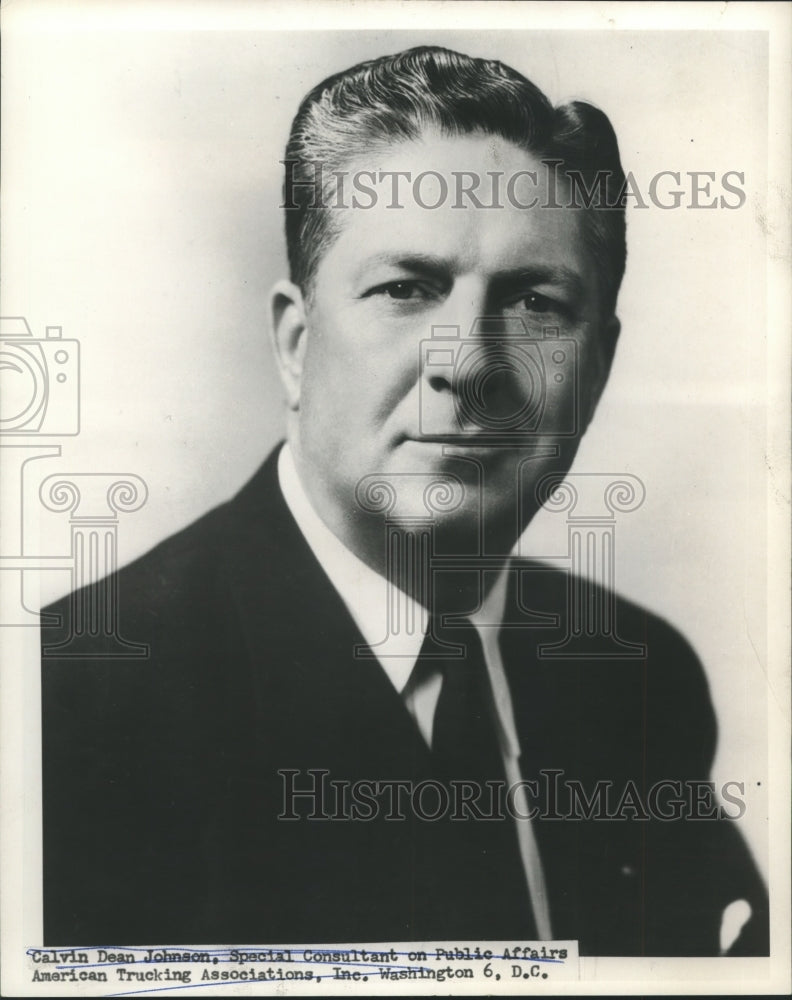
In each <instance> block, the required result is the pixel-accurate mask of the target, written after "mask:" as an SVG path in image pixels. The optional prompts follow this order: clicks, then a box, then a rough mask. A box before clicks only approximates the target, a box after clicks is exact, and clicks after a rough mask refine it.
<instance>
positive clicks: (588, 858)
mask: <svg viewBox="0 0 792 1000" xmlns="http://www.w3.org/2000/svg"><path fill="white" fill-rule="evenodd" d="M525 573H526V574H527V576H526V577H525V579H524V581H523V582H524V583H525V585H526V586H525V593H526V594H528V595H529V597H530V599H531V600H530V603H531V604H532V605H533V606H534V607H535V608H536V609H537V610H546V611H553V612H556V613H557V612H561V613H562V614H563V612H564V607H565V603H566V602H565V593H566V585H567V581H566V579H565V577H564V575H563V574H561V573H559V572H556V571H548V570H547V569H544V570H542V569H539V568H537V567H535V566H530V565H526V568H525ZM114 582H115V583H117V587H118V591H117V593H118V595H119V599H120V605H119V606H120V627H121V631H122V632H123V634H124V635H125V637H126V638H127V639H129V640H133V641H137V642H143V643H147V644H148V645H149V646H150V651H151V652H150V656H149V658H148V659H143V660H134V659H132V660H123V659H102V658H98V659H89V658H85V659H57V658H56V659H52V658H45V659H44V661H43V663H44V666H43V797H44V811H43V822H44V927H45V943H46V944H48V945H71V944H82V945H89V944H99V945H102V944H109V943H113V944H121V943H126V944H143V943H160V944H162V943H167V944H179V943H183V944H186V943H193V944H208V943H215V944H219V943H240V942H246V943H250V942H256V943H288V942H294V943H302V942H306V943H318V942H350V943H351V942H358V941H360V942H363V941H372V942H373V941H398V940H453V939H479V938H486V939H491V940H492V939H510V938H513V939H516V940H525V939H526V938H527V937H529V936H531V935H532V933H535V930H534V929H532V927H531V926H530V924H529V923H523V924H521V925H519V926H517V925H515V924H509V923H508V922H507V921H505V920H500V919H499V917H498V913H499V910H498V905H497V903H498V901H497V899H496V900H494V901H493V900H484V899H480V898H471V894H470V892H469V890H468V888H467V881H466V872H465V870H464V865H461V864H459V865H457V864H455V860H454V859H455V856H454V854H453V852H447V851H445V850H444V846H443V845H444V839H443V838H444V837H445V836H446V835H447V834H448V833H449V831H450V828H449V826H448V824H444V823H442V822H441V823H439V824H428V823H426V822H425V821H421V820H416V819H415V817H413V818H412V819H410V818H408V819H406V820H396V821H385V820H384V819H383V818H382V816H379V817H377V818H375V819H373V820H371V821H368V822H365V821H362V820H361V821H333V820H326V819H314V820H308V819H305V818H303V819H300V820H297V821H294V820H292V821H288V820H283V819H278V815H279V813H281V812H282V811H283V804H284V779H283V777H282V776H281V775H279V774H278V770H279V769H290V770H297V771H299V772H300V775H299V776H298V778H297V779H296V781H297V783H298V784H299V785H300V787H305V786H306V785H308V784H309V779H308V775H307V772H308V770H309V769H325V770H327V771H329V772H330V774H329V777H331V778H333V779H349V780H351V781H354V780H359V779H369V780H376V779H394V778H398V779H406V780H413V781H420V780H421V779H422V778H424V777H426V776H427V775H431V774H432V773H433V771H432V760H431V753H430V751H429V750H428V749H427V747H426V745H425V744H424V742H423V740H422V738H421V736H420V734H419V733H418V730H417V728H416V726H415V724H414V722H413V720H412V718H411V717H410V716H409V714H408V712H407V711H406V709H405V707H404V705H403V703H402V700H401V698H400V697H399V695H398V694H397V692H396V691H395V690H394V688H393V686H392V685H391V683H390V681H389V680H388V678H387V677H386V675H385V673H384V672H383V671H382V669H381V668H380V667H379V666H378V664H377V663H376V662H375V661H372V660H361V659H358V658H355V657H354V656H353V652H352V651H353V648H354V646H355V645H356V644H359V643H361V642H362V638H361V636H360V634H359V633H358V632H357V629H356V627H355V625H354V623H353V621H352V619H351V617H350V615H349V614H348V612H347V610H346V608H345V606H344V605H343V603H342V601H341V599H340V597H339V596H338V594H337V593H336V591H335V590H334V588H333V587H332V585H331V584H330V582H329V580H328V579H327V577H326V575H325V574H324V572H323V571H322V569H321V568H320V566H319V565H318V563H317V562H316V560H315V558H314V556H313V554H312V552H311V550H310V549H309V547H308V546H307V544H306V543H305V541H304V539H303V537H302V535H301V533H300V531H299V529H298V528H297V526H296V524H295V523H294V521H293V519H292V517H291V515H290V513H289V511H288V509H287V507H286V505H285V503H284V501H283V499H282V496H281V493H280V489H279V487H278V484H277V473H276V461H275V455H274V454H273V455H271V456H270V458H269V459H268V460H267V462H265V464H264V465H263V466H262V468H261V469H260V470H259V472H258V473H257V474H256V475H255V477H254V478H253V479H252V480H251V481H250V482H249V483H248V484H247V485H246V486H245V487H244V488H243V489H242V490H241V492H240V493H239V494H238V496H236V497H235V498H234V499H233V500H232V501H230V502H229V503H226V504H224V505H222V506H220V507H219V508H217V509H215V510H213V511H211V512H210V513H208V514H207V515H205V516H204V517H203V518H201V519H200V520H199V521H198V522H197V523H195V524H193V525H192V526H190V527H188V528H187V529H185V530H184V531H182V532H180V533H179V534H177V535H175V536H173V537H171V538H169V539H167V540H166V541H164V542H163V543H162V544H160V545H158V546H157V547H156V548H155V549H154V550H153V551H151V552H150V553H148V554H147V555H145V556H143V557H142V558H141V559H138V560H137V561H136V562H134V563H132V564H131V565H129V566H127V567H126V568H124V569H123V570H121V571H120V572H119V573H118V578H117V580H116V581H114ZM90 596H91V595H90V594H88V595H86V594H82V595H80V597H81V599H83V600H85V599H88V598H90ZM73 607H74V605H73V604H71V603H70V602H69V600H68V599H64V600H63V601H61V602H59V603H58V604H56V605H55V606H53V607H52V608H50V609H48V610H49V611H51V612H52V611H54V612H57V613H58V614H59V615H61V617H62V620H63V623H64V628H68V624H69V617H70V614H71V613H72V610H71V609H73ZM617 615H618V622H619V629H620V631H621V634H622V635H623V636H624V637H625V638H627V639H631V640H633V641H637V642H641V643H643V644H645V645H646V648H647V655H646V657H645V658H642V659H639V660H628V661H617V660H612V661H607V660H593V661H590V662H588V661H579V660H578V661H573V660H569V661H564V660H554V661H547V660H541V659H540V658H538V657H537V655H536V649H537V645H538V644H539V643H542V642H552V641H557V640H558V638H559V635H560V634H562V633H559V631H558V630H556V629H549V630H548V629H543V628H540V629H533V628H532V629H516V630H504V632H503V633H502V639H501V645H502V650H503V654H504V660H505V663H506V665H507V671H508V675H509V682H510V685H511V688H512V694H513V699H514V704H515V713H516V721H517V725H518V729H519V732H520V736H521V742H522V769H523V773H524V776H525V777H526V778H530V777H535V776H537V775H538V774H539V772H540V770H541V769H543V768H544V769H553V770H560V771H563V772H564V779H565V780H566V779H576V780H579V781H580V782H581V783H582V785H583V787H584V789H585V790H586V792H587V793H588V794H590V793H591V792H592V791H593V789H594V788H595V785H596V783H597V782H598V781H602V780H606V781H612V782H613V783H614V785H613V787H614V789H615V790H616V791H615V793H614V794H616V795H617V797H618V794H619V793H620V792H621V791H623V789H624V788H625V787H626V786H627V784H628V783H629V782H634V783H635V787H637V788H639V789H640V790H641V794H643V795H645V794H646V793H647V791H648V789H649V787H651V785H652V783H653V782H655V781H657V780H658V779H668V780H674V779H679V780H685V779H706V778H707V776H708V772H709V768H710V765H711V761H712V756H713V752H714V748H715V736H716V726H715V720H714V716H713V711H712V707H711V704H710V699H709V695H708V690H707V684H706V681H705V678H704V675H703V673H702V670H701V667H700V665H699V663H698V662H697V660H696V658H695V655H694V654H693V653H692V651H691V650H690V648H689V647H688V646H687V644H686V643H685V641H684V640H683V639H682V638H681V637H680V636H679V635H678V634H677V633H676V632H674V631H673V630H672V629H671V628H670V627H669V626H668V625H667V624H665V623H664V622H662V621H660V620H659V619H657V618H656V617H654V616H653V615H651V614H649V613H647V612H646V611H644V610H642V609H640V608H638V607H635V606H633V605H631V604H629V603H627V602H619V604H618V609H617ZM562 627H563V622H562ZM43 633H44V642H45V644H52V643H55V642H57V641H58V636H59V634H60V633H58V631H57V630H56V629H44V630H43ZM688 798H689V796H688ZM644 801H645V800H644ZM309 805H310V803H307V804H306V802H305V801H304V800H301V807H300V808H301V809H302V810H303V812H306V811H308V806H309ZM557 811H558V812H559V813H560V814H562V815H563V814H564V813H565V812H566V808H565V806H564V805H563V803H561V804H559V806H558V808H557ZM320 812H321V810H320ZM627 815H630V813H629V811H628V812H627ZM427 831H429V832H427ZM536 832H537V838H538V840H539V844H540V849H541V853H542V859H543V862H544V866H545V870H546V876H547V882H548V887H549V894H550V906H551V914H552V918H553V924H554V933H555V937H556V938H557V939H570V938H571V939H579V941H580V947H581V953H583V954H599V955H641V954H647V955H710V954H718V947H719V945H718V932H719V927H720V920H721V914H722V911H723V909H724V907H725V906H726V905H727V904H729V903H730V902H732V901H733V900H735V899H741V898H742V899H746V900H748V901H749V903H750V904H751V906H752V909H753V913H754V916H753V918H752V920H751V921H750V923H749V924H748V925H747V927H746V928H745V930H744V932H743V934H742V936H741V938H740V939H739V940H738V942H737V945H736V946H735V953H747V954H763V953H765V954H766V953H767V947H768V931H767V909H766V908H767V901H766V896H765V891H764V887H763V885H762V882H761V879H760V878H759V876H758V874H757V871H756V869H755V866H754V863H753V861H752V859H751V857H750V854H749V852H748V850H747V848H746V846H745V844H744V842H743V840H742V837H741V835H740V833H739V832H738V827H737V824H735V823H734V822H730V821H728V820H722V819H721V820H704V819H702V820H691V819H687V820H680V821H666V822H663V821H661V820H656V819H651V820H648V821H647V820H645V819H627V818H621V819H614V820H597V819H594V818H592V819H590V820H587V819H585V818H583V819H563V820H558V819H549V818H548V819H542V820H540V821H538V822H537V823H536ZM427 838H429V839H428V840H427ZM520 878H521V875H520V874H519V873H515V879H516V880H517V881H519V879H520ZM504 924H505V925H504Z"/></svg>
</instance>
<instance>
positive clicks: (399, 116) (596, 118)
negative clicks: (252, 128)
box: [284, 46, 627, 312]
mask: <svg viewBox="0 0 792 1000" xmlns="http://www.w3.org/2000/svg"><path fill="white" fill-rule="evenodd" d="M429 129H435V130H438V131H440V132H441V133H444V134H446V135H450V136H457V135H467V134H470V133H474V132H478V133H484V134H488V135H494V136H500V137H501V138H503V139H507V140H509V141H510V142H513V143H514V144H515V145H516V146H518V147H520V148H522V149H524V150H526V151H527V152H530V153H532V154H533V155H535V156H537V157H539V158H540V159H545V160H558V161H561V164H560V167H559V171H560V172H562V173H566V174H567V175H570V174H571V175H573V176H575V179H576V181H577V184H578V189H580V184H581V183H583V184H585V185H586V188H587V190H589V191H591V190H594V188H595V187H597V189H598V191H599V197H600V199H601V201H600V205H602V204H603V203H604V206H608V207H598V205H596V204H591V205H589V207H583V206H581V208H582V210H584V211H585V212H586V216H587V219H588V223H589V224H588V226H587V227H586V232H587V234H588V242H589V248H590V250H591V252H592V253H593V255H594V259H595V261H596V263H597V267H598V269H599V274H600V286H601V292H602V299H603V303H602V304H603V307H604V309H605V310H607V311H608V312H612V311H613V310H614V309H615V306H616V297H617V295H618V291H619V286H620V284H621V280H622V276H623V275H624V266H625V261H626V254H627V250H626V239H625V217H624V216H625V213H624V193H623V192H624V184H625V177H624V171H623V170H622V166H621V161H620V159H619V147H618V143H617V141H616V135H615V133H614V131H613V127H612V126H611V123H610V121H609V120H608V117H607V115H605V114H603V112H602V111H599V110H598V109H597V108H595V107H593V106H592V105H590V104H586V103H584V102H581V101H573V102H571V103H569V104H564V105H561V106H559V107H558V108H553V106H552V104H551V103H550V102H549V101H548V99H547V98H546V97H545V95H544V94H543V93H542V92H541V90H539V88H538V87H536V86H535V85H534V84H533V83H531V81H530V80H527V79H526V78H525V77H524V76H522V75H521V74H520V73H518V72H517V71H516V70H513V69H511V67H509V66H505V65H504V64H503V63H501V62H497V61H495V60H492V59H474V58H473V57H471V56H467V55H463V54H462V53H459V52H453V51H451V50H450V49H443V48H439V47H435V46H422V47H419V48H414V49H408V50H406V51H404V52H398V53H396V55H390V56H383V57H381V58H379V59H373V60H370V61H368V62H364V63H360V64H359V65H357V66H353V67H352V68H351V69H347V70H344V71H343V72H341V73H336V74H335V75H334V76H330V77H328V78H327V79H326V80H324V81H323V82H322V83H320V84H319V85H318V86H316V87H314V88H313V90H311V92H310V93H309V94H308V95H307V96H306V97H305V99H304V100H303V102H302V104H301V105H300V108H299V110H298V111H297V114H296V116H295V118H294V121H293V123H292V128H291V133H290V135H289V141H288V143H287V146H286V157H285V163H286V185H285V190H284V204H285V205H286V206H290V207H288V208H287V211H286V245H287V250H288V256H289V268H290V272H291V280H292V281H293V282H295V284H297V285H299V286H300V287H301V288H302V289H303V290H304V291H308V290H309V289H310V286H311V282H312V280H313V277H314V275H315V273H316V269H317V267H318V265H319V261H320V259H321V257H322V255H323V254H324V253H325V252H326V250H327V249H328V247H329V245H330V244H331V242H332V241H333V239H334V238H335V236H336V235H337V230H336V229H335V228H334V227H333V225H332V220H331V218H330V216H331V215H332V213H331V212H330V211H329V210H328V208H326V207H321V204H322V203H321V200H320V203H319V206H317V205H316V199H315V192H314V191H313V190H312V189H311V185H312V184H313V182H314V181H315V178H316V164H321V165H322V168H323V172H324V176H327V175H328V174H329V175H332V172H333V171H339V170H342V169H343V168H344V166H345V165H347V164H348V163H349V162H350V161H351V160H352V159H354V158H355V157H357V156H360V155H362V154H364V153H371V152H372V151H377V150H382V149H384V148H386V147H389V146H392V145H393V144H394V143H398V142H404V141H409V140H416V139H418V138H420V136H421V135H422V134H423V133H424V132H425V131H426V130H429Z"/></svg>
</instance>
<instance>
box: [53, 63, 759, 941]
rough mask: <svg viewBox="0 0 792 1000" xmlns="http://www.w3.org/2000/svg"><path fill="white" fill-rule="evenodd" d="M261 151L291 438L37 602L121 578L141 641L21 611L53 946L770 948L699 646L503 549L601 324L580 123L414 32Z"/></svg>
mask: <svg viewBox="0 0 792 1000" xmlns="http://www.w3.org/2000/svg"><path fill="white" fill-rule="evenodd" d="M284 165H285V176H286V183H285V189H284V194H285V201H284V205H285V211H286V235H287V248H288V254H289V264H290V271H291V274H290V279H291V280H290V281H283V282H280V283H278V285H276V287H275V289H274V290H273V294H272V316H273V320H272V330H273V342H274V346H275V354H276V358H277V361H278V365H279V369H280V372H281V375H282V381H283V386H284V390H285V395H286V401H287V406H288V432H287V444H286V445H285V446H284V447H283V448H281V449H278V450H277V451H276V452H275V453H273V454H272V455H271V456H270V457H269V458H268V459H267V461H266V462H265V463H264V465H263V466H262V468H261V470H260V471H259V472H258V473H257V474H256V476H255V477H254V479H253V480H252V481H251V482H250V483H248V484H247V486H246V487H245V488H244V489H243V490H242V491H241V492H240V493H239V495H238V496H237V497H236V498H234V499H233V500H232V501H230V502H229V503H228V504H225V505H223V506H222V507H220V508H218V509H217V510H214V511H212V512H210V513H209V514H207V515H206V516H205V517H204V518H202V519H201V520H200V521H199V522H197V523H196V524H194V525H192V526H191V527H189V528H187V529H186V530H185V531H183V532H181V533H180V534H178V535H176V536H175V537H173V538H171V539H168V540H166V541H165V542H163V543H162V544H161V545H159V546H158V547H157V548H156V549H155V550H153V551H152V552H151V553H149V554H148V555H146V556H144V557H143V558H142V559H140V560H138V561H137V562H136V563H134V564H132V565H131V566H129V567H127V568H126V569H124V570H122V571H121V572H120V574H118V579H117V580H115V579H114V580H113V581H112V583H111V589H110V590H109V591H108V590H107V584H100V585H99V586H98V588H95V589H94V590H92V591H89V592H87V593H81V594H78V595H73V596H72V598H71V599H70V601H68V602H63V603H61V604H60V605H58V606H56V608H55V609H51V610H55V611H57V613H58V614H59V615H60V617H61V620H62V622H63V627H64V629H65V634H66V635H67V636H68V635H69V630H71V632H73V631H74V627H75V625H74V623H75V620H76V618H78V617H79V616H80V614H82V613H84V609H85V608H86V607H92V606H94V604H95V602H96V601H98V600H100V599H101V595H102V593H108V592H110V593H112V594H115V593H117V594H118V595H119V600H120V620H121V623H122V628H123V630H124V632H125V634H126V635H128V636H129V638H130V639H133V640H134V641H136V642H139V643H145V644H146V645H147V646H148V647H149V649H150V655H149V658H148V659H147V660H145V661H142V662H141V661H134V660H130V661H125V660H103V659H102V658H101V655H97V656H95V657H91V656H90V655H85V656H83V657H81V658H77V659H74V658H71V659H69V658H61V659H59V658H58V656H59V648H58V647H59V638H58V635H57V634H52V635H47V634H46V632H45V637H44V644H45V661H44V664H45V665H44V671H43V705H44V720H43V741H44V766H43V794H44V880H45V889H44V894H45V898H44V906H45V938H46V943H47V944H53V945H55V944H78V943H82V944H87V943H105V942H113V943H119V942H126V943H137V942H161V943H168V944H176V943H194V944H201V943H222V942H225V943H233V942H240V941H246V942H250V941H256V942H264V943H287V942H295V943H297V942H309V943H310V942H328V943H329V942H338V943H354V942H361V941H402V940H477V939H489V940H499V939H500V940H504V939H505V940H511V939H515V940H530V939H536V938H544V939H550V938H556V939H576V940H579V942H580V948H581V952H582V953H584V954H599V955H640V954H648V955H664V954H667V955H717V954H720V953H724V952H727V951H728V952H729V953H732V954H762V953H766V952H767V926H766V921H767V916H766V906H767V903H766V897H765V892H764V888H763V886H762V883H761V880H760V878H759V876H758V874H757V872H756V869H755V866H754V864H753V861H752V860H751V858H750V855H749V853H748V851H747V849H746V847H745V845H744V843H743V841H742V839H741V837H740V836H739V834H738V833H737V830H736V828H735V827H734V825H733V824H732V823H730V822H729V820H728V819H724V818H723V817H722V814H721V811H720V810H719V807H718V806H717V805H716V804H713V803H712V802H708V801H707V802H705V801H704V800H703V799H702V794H703V795H704V799H706V792H707V787H708V786H707V785H706V781H707V778H708V772H709V768H710V765H711V762H712V755H713V752H714V743H715V721H714V717H713V713H712V707H711V704H710V701H709V696H708V692H707V686H706V681H705V679H704V676H703V673H702V670H701V667H700V665H699V664H698V662H697V660H696V658H695V655H694V654H693V653H692V651H691V650H690V649H689V647H688V646H687V644H686V643H685V642H684V640H683V639H682V638H681V637H680V636H679V635H677V634H676V633H675V632H674V631H673V630H672V629H671V628H670V627H669V626H668V625H666V624H665V623H663V622H661V621H659V620H658V619H656V618H655V617H653V616H652V615H650V614H648V613H647V612H645V611H643V610H642V609H640V608H637V607H634V606H632V605H629V604H628V603H627V602H618V603H617V604H614V599H613V597H612V595H610V594H608V593H606V592H604V591H602V590H600V589H598V588H597V587H595V586H593V585H591V586H589V587H587V588H584V586H583V584H582V582H581V581H579V580H577V579H575V578H567V577H566V576H565V575H564V574H562V573H559V572H556V571H553V570H550V569H549V568H548V567H546V566H542V565H539V564H530V563H522V562H517V561H514V560H511V559H510V552H511V550H512V548H513V546H514V544H515V542H516V540H517V539H518V537H519V536H520V534H521V533H522V531H523V529H524V528H525V526H526V525H527V524H528V522H529V521H530V519H531V517H532V516H533V515H534V513H535V512H536V510H537V509H538V508H539V506H540V505H541V504H542V503H543V502H545V501H547V500H548V499H550V500H551V502H553V501H552V498H553V496H557V495H558V494H557V487H558V486H559V484H560V483H561V482H562V480H563V477H564V476H565V474H566V473H567V471H568V470H569V468H570V465H571V463H572V461H573V459H574V456H575V452H576V450H577V446H578V444H579V441H580V437H581V435H582V434H583V433H584V432H585V429H586V427H587V425H588V423H589V421H590V420H591V419H592V416H593V414H594V411H595V408H596V405H597V402H598V400H599V397H600V395H601V393H602V390H603V388H604V386H605V383H606V380H607V376H608V372H609V369H610V364H611V360H612V357H613V351H614V349H615V346H616V341H617V338H618V335H619V323H618V320H617V318H616V300H617V294H618V289H619V285H620V282H621V277H622V274H623V271H624V263H625V223H624V205H623V200H624V199H623V193H624V191H623V185H624V174H623V171H622V167H621V164H620V161H619V153H618V147H617V142H616V138H615V136H614V134H613V130H612V128H611V126H610V123H609V122H608V120H607V118H606V117H605V116H604V115H603V114H602V113H601V112H599V111H597V110H596V109H594V108H593V107H591V106H589V105H586V104H582V103H574V104H571V105H568V106H565V107H562V108H558V109H553V108H552V106H551V105H550V104H549V102H548V101H547V100H546V98H545V97H544V96H543V95H542V94H541V92H539V91H538V90H537V89H536V88H535V87H534V86H533V85H532V84H531V83H530V82H528V81H527V80H525V79H524V78H523V77H522V76H520V75H519V74H518V73H516V72H515V71H513V70H511V69H509V68H508V67H505V66H503V65H501V64H499V63H494V62H488V61H484V60H478V59H471V58H469V57H467V56H463V55H460V54H457V53H453V52H449V51H446V50H442V49H435V48H421V49H414V50H410V51H408V52H404V53H400V54H398V55H396V56H389V57H385V58H383V59H379V60H375V61H373V62H371V63H367V64H363V65H361V66H358V67H354V68H352V69H351V70H348V71H346V72H344V73H341V74H338V75H337V76H335V77H332V78H330V79H329V80H326V81H324V82H323V83H322V84H320V85H319V86H318V87H316V88H315V89H314V90H313V91H312V92H311V93H310V94H309V95H308V96H307V97H306V99H305V100H304V102H303V104H302V106H301V107H300V109H299V111H298V114H297V116H296V118H295V121H294V123H293V126H292V131H291V135H290V139H289V144H288V147H287V151H286V157H285V162H284ZM554 489H556V492H555V493H554ZM103 587H104V588H105V589H104V590H103V589H102V588H103ZM581 594H582V595H583V598H582V600H581ZM592 608H599V609H605V611H604V612H603V613H602V615H600V617H597V616H596V615H593V616H592V614H591V613H590V612H591V609H592ZM587 615H588V617H587ZM603 621H604V622H605V627H604V628H597V627H592V624H594V625H596V623H597V622H599V623H600V624H602V623H603ZM614 622H615V623H617V625H618V638H617V630H616V629H615V627H614ZM570 636H572V637H573V638H575V637H577V639H580V640H581V641H582V642H583V644H582V645H578V646H577V647H575V648H574V649H572V648H571V647H570V646H569V645H568V644H566V643H565V638H568V637H570ZM589 640H590V641H589ZM587 642H588V645H586V643H587ZM65 648H67V647H63V646H61V650H60V651H61V652H63V650H64V649H65ZM691 788H692V789H694V791H691ZM702 789H703V793H702ZM606 792H607V794H609V795H611V796H615V797H614V798H613V800H612V803H611V805H613V803H615V804H616V808H615V809H613V808H610V807H607V806H602V800H601V798H600V796H601V795H603V794H605V793H606ZM661 792H662V795H661Z"/></svg>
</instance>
